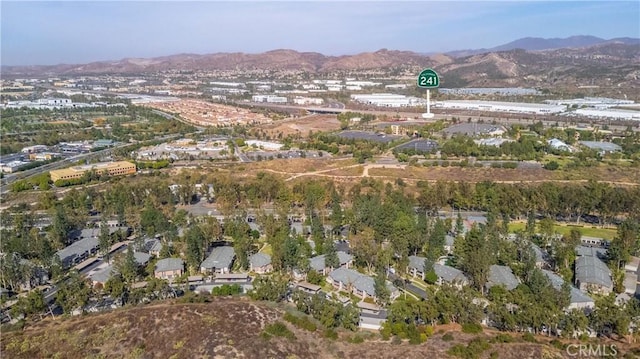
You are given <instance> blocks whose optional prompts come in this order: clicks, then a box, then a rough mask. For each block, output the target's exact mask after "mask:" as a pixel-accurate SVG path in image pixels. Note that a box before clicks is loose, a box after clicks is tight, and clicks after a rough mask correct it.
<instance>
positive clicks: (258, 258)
mask: <svg viewBox="0 0 640 359" xmlns="http://www.w3.org/2000/svg"><path fill="white" fill-rule="evenodd" d="M249 270H250V271H253V272H256V273H258V274H264V273H269V272H271V271H272V270H273V266H272V265H271V256H270V255H268V254H266V253H255V254H252V255H251V256H249Z"/></svg>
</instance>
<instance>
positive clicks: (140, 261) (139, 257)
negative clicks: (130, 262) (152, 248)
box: [133, 252, 151, 267]
mask: <svg viewBox="0 0 640 359" xmlns="http://www.w3.org/2000/svg"><path fill="white" fill-rule="evenodd" d="M133 258H134V259H135V261H136V264H137V265H138V266H139V267H144V266H146V265H147V264H148V263H149V260H150V259H151V255H150V254H148V253H144V252H133Z"/></svg>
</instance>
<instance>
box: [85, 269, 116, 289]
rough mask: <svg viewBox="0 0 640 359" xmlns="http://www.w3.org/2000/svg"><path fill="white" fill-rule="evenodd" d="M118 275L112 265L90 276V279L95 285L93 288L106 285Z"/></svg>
mask: <svg viewBox="0 0 640 359" xmlns="http://www.w3.org/2000/svg"><path fill="white" fill-rule="evenodd" d="M116 273H117V271H116V270H115V269H114V267H113V266H112V265H109V266H107V267H105V268H102V269H100V270H98V271H96V272H94V273H93V274H91V275H90V276H89V279H91V283H92V284H93V286H96V285H98V284H101V285H104V284H105V283H107V281H108V280H109V279H110V278H111V277H112V276H113V275H114V274H116Z"/></svg>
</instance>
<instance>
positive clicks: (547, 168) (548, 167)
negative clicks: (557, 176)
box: [544, 161, 560, 171]
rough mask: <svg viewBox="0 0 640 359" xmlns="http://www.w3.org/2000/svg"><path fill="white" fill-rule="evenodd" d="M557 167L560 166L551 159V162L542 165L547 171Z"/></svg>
mask: <svg viewBox="0 0 640 359" xmlns="http://www.w3.org/2000/svg"><path fill="white" fill-rule="evenodd" d="M558 168H560V165H559V164H558V162H556V161H551V162H549V163H547V164H546V165H544V169H545V170H549V171H555V170H557V169H558Z"/></svg>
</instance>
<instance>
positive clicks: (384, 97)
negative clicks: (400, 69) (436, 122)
mask: <svg viewBox="0 0 640 359" xmlns="http://www.w3.org/2000/svg"><path fill="white" fill-rule="evenodd" d="M351 99H352V100H354V101H356V102H359V103H364V104H368V105H374V106H381V107H410V106H422V105H425V104H426V103H427V101H426V100H425V99H421V98H417V97H407V96H404V95H396V94H391V93H374V94H369V95H351Z"/></svg>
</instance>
